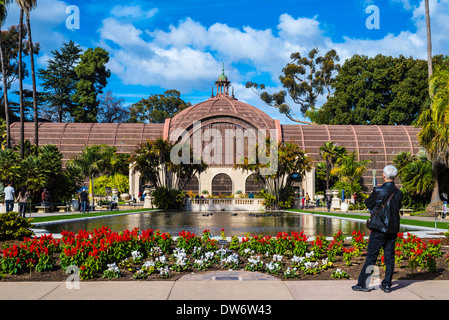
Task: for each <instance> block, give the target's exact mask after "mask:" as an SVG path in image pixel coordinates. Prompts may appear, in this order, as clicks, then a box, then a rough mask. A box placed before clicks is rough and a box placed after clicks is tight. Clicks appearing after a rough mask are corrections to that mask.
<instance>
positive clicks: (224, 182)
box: [212, 173, 232, 195]
mask: <svg viewBox="0 0 449 320" xmlns="http://www.w3.org/2000/svg"><path fill="white" fill-rule="evenodd" d="M212 193H213V194H214V195H219V194H220V193H221V194H231V193H232V179H231V177H230V176H228V175H227V174H225V173H219V174H217V175H216V176H215V177H214V178H213V179H212Z"/></svg>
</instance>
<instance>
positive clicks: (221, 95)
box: [164, 65, 280, 138]
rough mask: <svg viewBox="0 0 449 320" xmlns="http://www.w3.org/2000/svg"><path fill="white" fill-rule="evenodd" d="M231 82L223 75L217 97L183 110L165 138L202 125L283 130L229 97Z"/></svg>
mask: <svg viewBox="0 0 449 320" xmlns="http://www.w3.org/2000/svg"><path fill="white" fill-rule="evenodd" d="M230 84H231V82H230V81H229V80H228V77H227V76H226V75H225V74H224V65H223V72H222V74H221V75H220V76H219V77H218V80H217V81H215V85H216V88H217V94H216V95H215V96H214V94H213V92H212V97H211V98H210V99H207V100H206V101H204V102H200V103H198V104H195V105H193V106H191V107H188V108H187V109H184V110H183V111H181V112H180V113H178V114H177V115H176V116H174V117H173V118H171V119H167V120H166V122H165V125H164V137H165V138H167V137H168V135H169V134H170V133H171V132H172V131H173V130H175V129H185V130H190V129H191V128H192V127H193V123H194V122H196V121H201V124H202V126H204V125H207V124H210V123H233V124H235V125H239V126H241V127H243V128H246V129H256V130H257V129H264V130H270V129H276V130H280V124H279V121H278V120H276V121H275V120H273V119H272V118H271V117H270V116H268V115H267V114H266V113H265V112H263V111H262V110H259V109H257V108H256V107H253V106H251V105H249V104H247V103H244V102H240V101H238V100H237V99H236V98H235V97H234V94H232V95H230V94H229V87H230Z"/></svg>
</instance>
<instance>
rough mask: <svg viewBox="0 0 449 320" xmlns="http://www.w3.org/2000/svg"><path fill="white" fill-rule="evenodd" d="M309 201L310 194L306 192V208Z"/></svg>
mask: <svg viewBox="0 0 449 320" xmlns="http://www.w3.org/2000/svg"><path fill="white" fill-rule="evenodd" d="M309 201H310V196H309V194H308V193H306V206H307V208H309Z"/></svg>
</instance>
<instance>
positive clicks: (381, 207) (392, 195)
mask: <svg viewBox="0 0 449 320" xmlns="http://www.w3.org/2000/svg"><path fill="white" fill-rule="evenodd" d="M395 194H396V191H395V192H393V193H392V194H391V195H390V197H389V198H388V200H387V201H385V203H384V204H383V205H381V206H380V207H379V208H378V209H377V211H376V212H375V213H373V214H372V215H371V217H374V216H375V215H376V214H378V213H379V211H380V210H382V209H383V208H384V207H385V206H386V205H387V204H388V202H390V200H391V199H392V198H393V197H394V195H395Z"/></svg>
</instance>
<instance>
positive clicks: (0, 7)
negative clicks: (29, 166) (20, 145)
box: [0, 0, 11, 149]
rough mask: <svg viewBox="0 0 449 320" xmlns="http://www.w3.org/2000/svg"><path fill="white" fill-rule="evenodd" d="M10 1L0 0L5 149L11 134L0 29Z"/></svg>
mask: <svg viewBox="0 0 449 320" xmlns="http://www.w3.org/2000/svg"><path fill="white" fill-rule="evenodd" d="M10 2H11V1H10V0H1V1H0V62H1V68H2V78H3V103H4V106H5V120H6V148H8V149H9V148H10V147H11V137H10V135H11V133H10V121H9V108H8V89H7V84H6V77H5V74H6V72H5V71H6V68H5V57H4V56H3V44H2V30H1V27H2V26H3V23H4V21H5V19H6V14H7V7H8V5H9V3H10Z"/></svg>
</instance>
